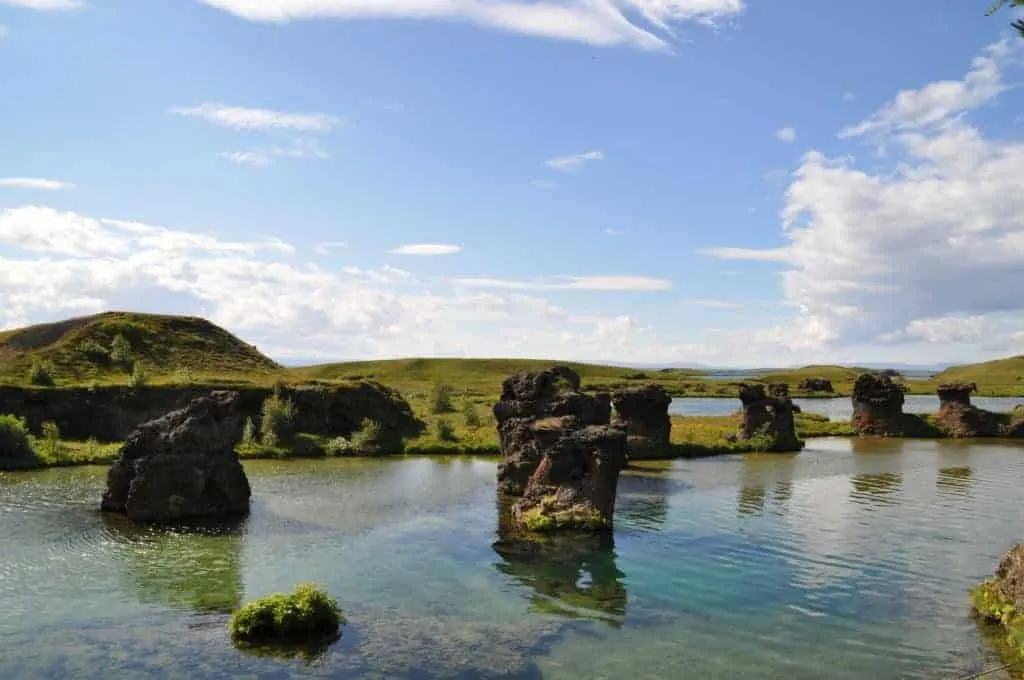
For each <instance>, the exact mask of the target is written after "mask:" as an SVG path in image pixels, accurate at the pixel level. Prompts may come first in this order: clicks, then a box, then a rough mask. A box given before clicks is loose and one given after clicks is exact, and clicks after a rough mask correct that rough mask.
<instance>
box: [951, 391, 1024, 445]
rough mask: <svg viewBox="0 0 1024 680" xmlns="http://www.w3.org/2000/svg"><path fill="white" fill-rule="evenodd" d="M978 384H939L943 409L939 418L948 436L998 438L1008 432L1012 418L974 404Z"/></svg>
mask: <svg viewBox="0 0 1024 680" xmlns="http://www.w3.org/2000/svg"><path fill="white" fill-rule="evenodd" d="M977 389H978V386H977V385H975V384H974V383H945V384H943V385H939V389H938V393H939V412H938V415H937V416H936V418H935V420H936V423H937V425H938V427H939V429H940V430H941V431H942V433H943V434H944V435H946V436H947V437H998V436H1000V435H1005V434H1008V433H1009V432H1008V430H1009V427H1008V424H1009V423H1008V418H1007V417H1006V416H1005V415H1001V414H998V413H992V412H991V411H986V410H984V409H980V408H978V407H977V406H973V405H972V404H971V393H972V392H974V391H976V390H977Z"/></svg>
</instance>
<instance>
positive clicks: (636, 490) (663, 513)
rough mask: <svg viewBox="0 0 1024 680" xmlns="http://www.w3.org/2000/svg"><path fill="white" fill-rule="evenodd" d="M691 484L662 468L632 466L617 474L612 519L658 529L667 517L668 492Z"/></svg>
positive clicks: (679, 489) (676, 492) (683, 488)
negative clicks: (641, 468) (637, 467)
mask: <svg viewBox="0 0 1024 680" xmlns="http://www.w3.org/2000/svg"><path fill="white" fill-rule="evenodd" d="M690 488H692V487H691V486H690V485H689V484H686V483H685V482H682V481H680V480H678V479H673V478H672V477H671V476H669V475H668V473H667V472H666V471H662V470H635V471H630V472H629V473H628V474H623V475H622V476H621V477H619V488H618V499H617V500H616V502H615V516H616V521H621V522H623V523H624V524H625V523H628V524H629V525H632V526H634V527H639V528H643V529H650V530H654V531H657V530H660V529H661V528H662V527H663V526H664V524H665V520H666V519H668V510H669V502H668V499H669V496H672V495H673V494H678V493H681V492H683V491H685V490H687V489H690Z"/></svg>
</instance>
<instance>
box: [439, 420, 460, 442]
mask: <svg viewBox="0 0 1024 680" xmlns="http://www.w3.org/2000/svg"><path fill="white" fill-rule="evenodd" d="M437 438H438V439H440V440H441V441H443V442H453V441H455V440H456V439H457V437H456V436H455V426H454V425H452V421H450V420H448V419H447V418H441V419H440V420H438V421H437Z"/></svg>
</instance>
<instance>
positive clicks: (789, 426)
mask: <svg viewBox="0 0 1024 680" xmlns="http://www.w3.org/2000/svg"><path fill="white" fill-rule="evenodd" d="M740 401H741V402H742V403H743V419H742V421H741V422H740V428H739V432H737V435H736V437H737V438H738V439H741V440H749V439H754V438H757V437H763V438H765V440H766V443H765V450H767V451H773V452H784V451H800V450H802V449H803V448H804V442H803V441H801V440H800V439H799V438H798V437H797V436H796V425H795V423H794V421H793V414H794V413H797V412H798V410H797V407H796V405H795V404H794V403H793V400H792V399H790V398H789V387H788V386H787V385H784V384H773V385H771V386H770V387H769V393H768V394H766V393H765V388H764V385H759V384H751V383H743V384H741V385H740Z"/></svg>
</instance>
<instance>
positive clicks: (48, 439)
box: [39, 420, 61, 463]
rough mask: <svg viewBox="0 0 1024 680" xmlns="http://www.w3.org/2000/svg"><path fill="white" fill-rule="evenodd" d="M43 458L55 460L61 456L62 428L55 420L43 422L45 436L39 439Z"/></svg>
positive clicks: (50, 460)
mask: <svg viewBox="0 0 1024 680" xmlns="http://www.w3.org/2000/svg"><path fill="white" fill-rule="evenodd" d="M39 448H40V453H41V454H42V458H43V459H44V460H46V461H48V462H51V463H52V462H54V461H56V460H58V459H59V458H60V454H61V446H60V428H58V427H57V423H55V422H53V421H50V420H48V421H46V422H45V423H43V436H42V438H41V439H40V441H39Z"/></svg>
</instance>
